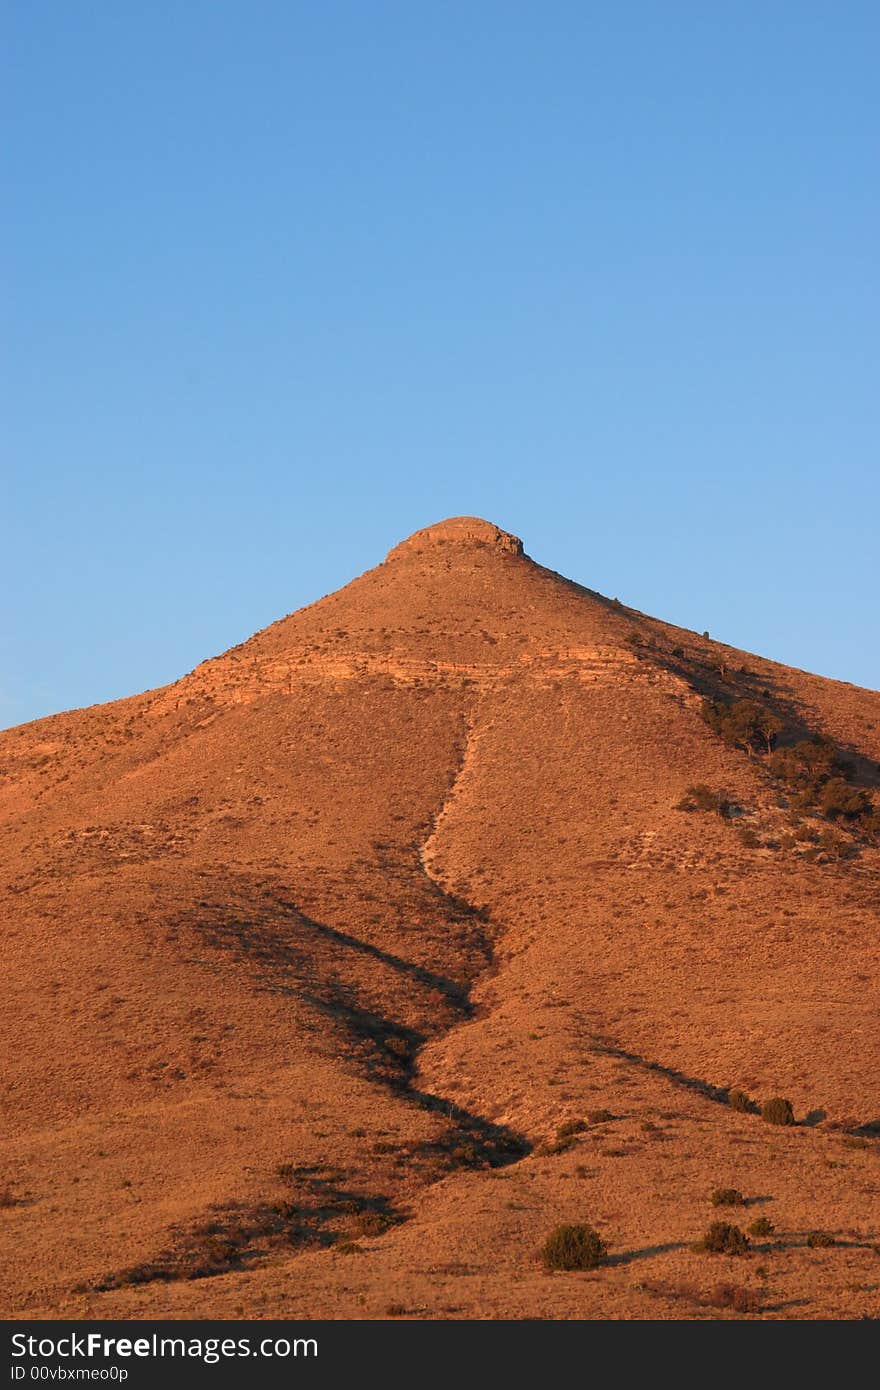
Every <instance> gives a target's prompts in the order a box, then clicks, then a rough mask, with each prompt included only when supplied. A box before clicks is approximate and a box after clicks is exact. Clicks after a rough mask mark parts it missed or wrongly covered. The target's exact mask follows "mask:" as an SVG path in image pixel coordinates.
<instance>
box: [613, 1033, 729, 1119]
mask: <svg viewBox="0 0 880 1390" xmlns="http://www.w3.org/2000/svg"><path fill="white" fill-rule="evenodd" d="M592 1041H593V1051H594V1052H598V1053H600V1054H601V1055H603V1056H606V1057H616V1058H617V1059H618V1060H619V1061H621V1062H629V1063H631V1065H632V1066H634V1067H638V1068H639V1069H640V1070H641V1071H648V1072H653V1073H655V1075H658V1076H662V1077H663V1078H664V1080H666V1081H669V1082H671V1084H672V1085H673V1086H678V1087H681V1088H682V1089H683V1090H686V1091H694V1092H696V1093H697V1095H701V1096H703V1097H704V1099H706V1100H711V1101H715V1103H716V1104H718V1105H725V1106H726V1105H729V1103H730V1102H729V1099H728V1088H727V1087H726V1086H712V1085H711V1084H710V1083H709V1082H708V1081H701V1080H700V1078H699V1077H696V1076H688V1075H687V1073H686V1072H683V1071H677V1070H676V1069H675V1068H674V1067H664V1066H663V1065H662V1064H661V1063H660V1062H651V1061H649V1060H648V1058H647V1057H642V1056H641V1054H640V1053H638V1052H628V1051H627V1049H626V1048H624V1047H620V1046H618V1044H617V1043H613V1042H611V1041H610V1039H608V1038H602V1037H594V1038H593V1040H592Z"/></svg>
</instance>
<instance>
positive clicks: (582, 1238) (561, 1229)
mask: <svg viewBox="0 0 880 1390" xmlns="http://www.w3.org/2000/svg"><path fill="white" fill-rule="evenodd" d="M541 1256H542V1259H543V1261H544V1264H545V1266H546V1268H547V1269H596V1268H597V1267H598V1266H599V1265H602V1264H604V1263H605V1261H606V1260H607V1258H608V1249H607V1246H606V1245H605V1242H604V1241H603V1240H602V1238H601V1236H600V1235H599V1234H598V1232H596V1231H594V1230H593V1228H592V1226H557V1227H556V1229H555V1231H551V1232H550V1235H549V1236H548V1237H547V1239H546V1241H545V1243H544V1249H543V1250H542V1252H541Z"/></svg>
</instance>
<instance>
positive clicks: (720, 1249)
mask: <svg viewBox="0 0 880 1390" xmlns="http://www.w3.org/2000/svg"><path fill="white" fill-rule="evenodd" d="M748 1248H749V1238H748V1236H747V1235H746V1234H745V1232H744V1231H741V1230H740V1228H739V1226H732V1225H731V1224H730V1222H729V1221H713V1222H712V1225H711V1226H710V1227H709V1229H708V1231H707V1232H706V1234H705V1235H704V1236H703V1239H702V1240H701V1241H698V1243H697V1245H696V1249H697V1250H701V1251H705V1252H707V1253H708V1254H711V1255H744V1254H745V1253H746V1251H747V1250H748Z"/></svg>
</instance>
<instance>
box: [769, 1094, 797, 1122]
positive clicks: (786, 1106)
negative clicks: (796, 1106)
mask: <svg viewBox="0 0 880 1390" xmlns="http://www.w3.org/2000/svg"><path fill="white" fill-rule="evenodd" d="M761 1119H762V1120H765V1121H766V1122H767V1124H768V1125H793V1124H794V1110H793V1109H792V1105H791V1101H790V1100H785V1099H784V1097H783V1096H773V1097H771V1099H770V1100H765V1101H764V1104H763V1105H762V1106H761Z"/></svg>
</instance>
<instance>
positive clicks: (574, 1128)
mask: <svg viewBox="0 0 880 1390" xmlns="http://www.w3.org/2000/svg"><path fill="white" fill-rule="evenodd" d="M586 1127H587V1125H586V1121H585V1120H566V1121H565V1124H562V1125H560V1126H559V1128H558V1130H557V1131H556V1138H557V1139H570V1138H571V1137H572V1135H575V1134H583V1132H584V1130H585V1129H586Z"/></svg>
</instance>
